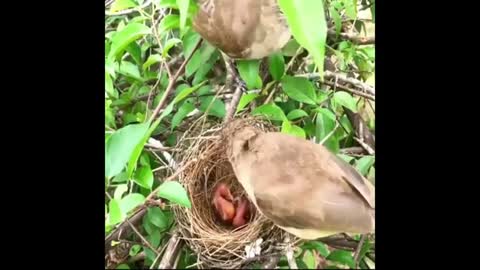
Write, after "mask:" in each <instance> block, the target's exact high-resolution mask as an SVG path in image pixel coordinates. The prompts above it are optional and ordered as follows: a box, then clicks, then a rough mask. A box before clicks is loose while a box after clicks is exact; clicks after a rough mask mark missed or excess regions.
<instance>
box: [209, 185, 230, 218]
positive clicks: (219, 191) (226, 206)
mask: <svg viewBox="0 0 480 270" xmlns="http://www.w3.org/2000/svg"><path fill="white" fill-rule="evenodd" d="M213 206H214V207H215V209H216V212H217V214H218V216H219V217H220V219H221V220H222V221H223V222H224V223H227V224H230V223H231V222H232V219H233V217H234V216H235V206H234V204H233V196H232V194H231V193H230V189H229V188H228V187H227V185H225V184H224V183H220V184H219V185H218V186H217V187H216V188H215V191H214V194H213Z"/></svg>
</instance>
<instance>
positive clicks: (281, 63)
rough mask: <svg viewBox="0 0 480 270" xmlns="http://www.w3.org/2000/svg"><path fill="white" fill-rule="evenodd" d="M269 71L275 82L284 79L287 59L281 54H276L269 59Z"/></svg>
mask: <svg viewBox="0 0 480 270" xmlns="http://www.w3.org/2000/svg"><path fill="white" fill-rule="evenodd" d="M268 71H269V72H270V74H271V75H272V77H273V79H274V80H276V81H280V80H281V79H282V77H283V73H284V72H285V59H284V58H283V55H282V54H281V53H274V54H272V55H270V56H269V57H268Z"/></svg>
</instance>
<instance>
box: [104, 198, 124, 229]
mask: <svg viewBox="0 0 480 270" xmlns="http://www.w3.org/2000/svg"><path fill="white" fill-rule="evenodd" d="M122 220H123V215H122V210H121V208H120V203H119V201H118V200H115V199H112V200H111V201H110V202H109V203H108V216H107V221H106V224H107V225H111V226H113V225H115V224H117V223H120V222H121V221H122Z"/></svg>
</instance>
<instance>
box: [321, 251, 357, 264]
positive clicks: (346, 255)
mask: <svg viewBox="0 0 480 270" xmlns="http://www.w3.org/2000/svg"><path fill="white" fill-rule="evenodd" d="M326 259H327V260H329V261H332V262H338V263H341V264H345V265H348V266H349V267H351V268H355V261H354V260H353V256H352V252H350V251H346V250H340V249H337V250H334V251H332V253H330V255H328V257H327V258H326Z"/></svg>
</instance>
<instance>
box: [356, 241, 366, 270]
mask: <svg viewBox="0 0 480 270" xmlns="http://www.w3.org/2000/svg"><path fill="white" fill-rule="evenodd" d="M366 238H367V235H366V234H362V236H361V238H360V242H359V243H358V245H357V249H356V250H355V255H354V256H353V260H354V261H355V268H356V269H358V264H359V263H360V252H361V251H362V247H363V243H365V239H366Z"/></svg>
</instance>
